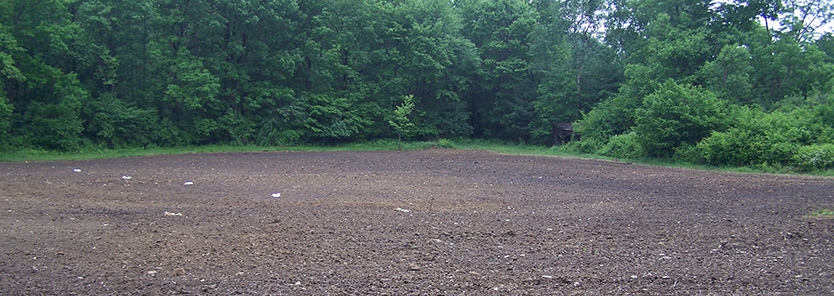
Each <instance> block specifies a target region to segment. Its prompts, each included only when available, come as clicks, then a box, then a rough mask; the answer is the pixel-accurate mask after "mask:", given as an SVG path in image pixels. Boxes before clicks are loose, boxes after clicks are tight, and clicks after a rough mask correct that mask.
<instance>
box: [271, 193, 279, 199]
mask: <svg viewBox="0 0 834 296" xmlns="http://www.w3.org/2000/svg"><path fill="white" fill-rule="evenodd" d="M272 197H274V198H279V197H281V193H278V192H275V193H273V194H272Z"/></svg>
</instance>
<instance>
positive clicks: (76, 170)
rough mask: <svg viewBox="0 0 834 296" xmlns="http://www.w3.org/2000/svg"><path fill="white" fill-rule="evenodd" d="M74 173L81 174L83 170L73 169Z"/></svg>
mask: <svg viewBox="0 0 834 296" xmlns="http://www.w3.org/2000/svg"><path fill="white" fill-rule="evenodd" d="M72 171H73V172H76V173H80V172H81V169H72Z"/></svg>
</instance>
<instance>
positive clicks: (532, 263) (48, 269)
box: [0, 150, 834, 295]
mask: <svg viewBox="0 0 834 296" xmlns="http://www.w3.org/2000/svg"><path fill="white" fill-rule="evenodd" d="M833 196H834V179H831V178H815V177H795V176H780V175H764V174H735V173H719V172H706V171H697V170H685V169H673V168H662V167H652V166H642V165H632V164H627V163H618V162H609V161H593V160H578V159H564V158H556V157H542V156H509V155H499V154H493V153H488V152H475V151H457V150H425V151H408V152H264V153H240V154H198V155H177V156H154V157H137V158H123V159H110V160H92V161H66V162H42V163H0V287H3V288H2V291H3V292H2V294H4V295H37V294H48V295H60V294H64V295H116V294H119V295H139V294H146V295H166V294H199V295H229V294H254V295H574V294H577V295H628V294H631V295H670V294H679V295H709V294H743V295H762V294H765V295H777V294H783V295H819V294H829V295H830V294H834V280H832V279H833V278H834V219H812V218H807V217H805V215H807V214H808V213H811V212H813V211H814V210H818V209H821V208H829V209H831V208H834V197H833Z"/></svg>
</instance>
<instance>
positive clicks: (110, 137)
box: [83, 96, 156, 148]
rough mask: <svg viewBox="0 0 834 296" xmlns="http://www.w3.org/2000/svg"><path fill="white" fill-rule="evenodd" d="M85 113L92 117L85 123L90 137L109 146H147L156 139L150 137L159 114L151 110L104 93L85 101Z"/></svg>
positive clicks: (86, 115)
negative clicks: (86, 102)
mask: <svg viewBox="0 0 834 296" xmlns="http://www.w3.org/2000/svg"><path fill="white" fill-rule="evenodd" d="M83 115H84V116H85V117H86V118H89V119H88V120H87V121H86V122H85V124H84V125H85V126H84V131H85V133H87V134H88V137H89V138H91V139H93V140H95V142H97V143H101V144H104V145H105V146H107V147H110V148H122V147H145V146H148V145H151V144H153V143H154V142H155V141H154V140H155V139H153V138H151V136H152V135H153V131H154V130H155V127H156V123H155V121H156V114H155V113H154V112H153V111H151V110H143V109H139V108H137V107H135V106H131V105H129V104H127V103H125V102H123V101H122V100H119V99H118V98H114V97H111V96H104V97H100V98H96V99H93V100H91V101H90V102H89V103H88V104H86V106H85V110H84V111H83Z"/></svg>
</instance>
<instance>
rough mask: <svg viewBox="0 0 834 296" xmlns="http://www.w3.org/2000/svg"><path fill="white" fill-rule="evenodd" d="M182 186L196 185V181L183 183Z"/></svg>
mask: <svg viewBox="0 0 834 296" xmlns="http://www.w3.org/2000/svg"><path fill="white" fill-rule="evenodd" d="M182 185H185V186H188V185H194V181H188V182H185V183H182Z"/></svg>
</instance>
